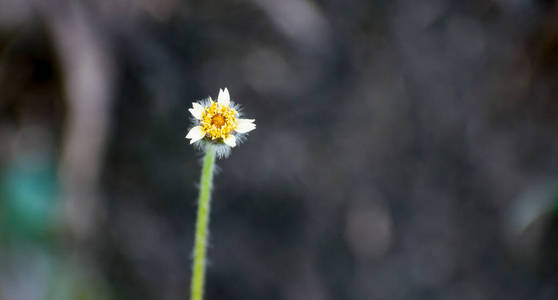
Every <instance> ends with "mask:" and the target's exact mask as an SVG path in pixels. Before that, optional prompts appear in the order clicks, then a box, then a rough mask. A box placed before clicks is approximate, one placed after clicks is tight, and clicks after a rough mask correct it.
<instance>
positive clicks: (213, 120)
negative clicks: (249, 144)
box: [186, 88, 256, 156]
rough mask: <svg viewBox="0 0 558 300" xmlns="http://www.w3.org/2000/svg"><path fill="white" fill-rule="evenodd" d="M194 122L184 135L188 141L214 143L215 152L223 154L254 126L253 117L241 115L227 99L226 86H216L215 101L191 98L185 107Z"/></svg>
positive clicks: (203, 143)
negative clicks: (217, 90) (189, 103)
mask: <svg viewBox="0 0 558 300" xmlns="http://www.w3.org/2000/svg"><path fill="white" fill-rule="evenodd" d="M188 111H190V113H191V114H192V116H193V117H194V119H193V120H194V123H195V126H194V127H193V128H192V129H190V131H189V132H188V134H187V135H186V138H187V139H190V144H194V143H196V144H197V145H200V146H212V147H216V149H217V153H218V154H219V156H227V155H228V153H229V151H230V148H233V147H236V144H237V143H239V142H241V141H242V140H243V138H244V136H245V134H246V133H248V132H250V131H252V130H254V129H256V124H255V123H254V121H255V120H254V119H242V118H240V117H241V114H240V111H239V108H238V106H237V105H236V104H235V103H234V102H232V101H231V99H230V95H229V90H228V89H227V88H225V89H224V90H222V89H220V90H219V96H218V97H217V102H214V101H213V99H211V97H209V98H208V99H206V100H203V101H200V102H193V103H192V108H190V109H188Z"/></svg>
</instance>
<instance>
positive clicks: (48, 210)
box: [0, 157, 59, 242]
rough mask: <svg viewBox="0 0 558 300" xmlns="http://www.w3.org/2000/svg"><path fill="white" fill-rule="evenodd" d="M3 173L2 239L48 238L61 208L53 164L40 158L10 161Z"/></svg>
mask: <svg viewBox="0 0 558 300" xmlns="http://www.w3.org/2000/svg"><path fill="white" fill-rule="evenodd" d="M0 174H1V176H0V224H1V228H0V233H1V236H2V239H3V240H5V239H10V240H12V239H16V240H25V241H33V242H37V241H44V240H45V239H49V236H50V235H51V233H52V231H53V227H54V221H55V215H56V213H57V211H58V207H59V203H58V202H59V200H58V182H57V176H56V170H55V167H54V163H53V162H52V161H49V160H47V159H41V158H37V157H27V158H20V159H18V160H14V161H11V162H9V163H8V165H6V166H5V168H3V169H2V170H1V173H0Z"/></svg>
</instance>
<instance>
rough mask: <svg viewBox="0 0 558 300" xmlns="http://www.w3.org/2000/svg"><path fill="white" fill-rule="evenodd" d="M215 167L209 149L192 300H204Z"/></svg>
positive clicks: (202, 189) (203, 186)
mask: <svg viewBox="0 0 558 300" xmlns="http://www.w3.org/2000/svg"><path fill="white" fill-rule="evenodd" d="M214 166H215V149H213V148H212V147H207V148H206V150H205V157H204V159H203V168H202V173H201V183H200V198H199V203H198V216H197V223H196V240H195V243H194V262H193V264H192V282H191V298H190V299H191V300H202V299H203V285H204V281H205V261H206V259H205V256H206V249H207V235H208V234H207V232H208V225H209V204H210V200H211V182H212V181H213V169H214Z"/></svg>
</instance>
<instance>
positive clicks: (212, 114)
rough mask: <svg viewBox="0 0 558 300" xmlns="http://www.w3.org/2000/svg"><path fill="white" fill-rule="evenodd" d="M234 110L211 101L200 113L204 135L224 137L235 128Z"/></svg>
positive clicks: (211, 137) (217, 137)
mask: <svg viewBox="0 0 558 300" xmlns="http://www.w3.org/2000/svg"><path fill="white" fill-rule="evenodd" d="M236 115H237V112H236V110H234V109H232V108H230V107H228V106H224V105H220V104H218V103H217V102H213V101H211V104H210V105H209V106H208V107H206V108H205V109H204V111H203V114H202V119H201V126H202V130H203V132H204V133H205V136H206V137H208V138H210V139H212V140H215V139H219V138H221V139H225V138H227V137H228V136H229V134H230V133H231V131H233V130H234V129H235V128H236Z"/></svg>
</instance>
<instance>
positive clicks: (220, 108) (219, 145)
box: [186, 88, 256, 300]
mask: <svg viewBox="0 0 558 300" xmlns="http://www.w3.org/2000/svg"><path fill="white" fill-rule="evenodd" d="M189 111H190V113H191V114H192V116H193V122H194V123H195V126H194V127H193V128H191V129H190V131H189V132H188V134H187V135H186V138H187V139H190V144H194V145H195V146H198V147H199V148H201V149H203V150H204V151H205V156H204V159H203V166H202V173H201V179H200V195H199V199H198V212H197V218H196V236H195V241H194V253H193V255H194V257H193V262H192V281H191V297H190V299H191V300H202V299H203V291H204V282H205V266H206V252H207V237H208V234H209V212H210V207H211V206H210V203H211V202H210V200H211V186H212V182H213V170H214V169H215V157H216V156H218V157H220V158H221V157H226V156H228V155H229V154H230V149H231V148H234V147H236V145H237V144H238V143H240V142H241V141H243V140H244V137H245V135H246V133H248V132H250V131H252V130H254V129H256V124H255V123H254V121H255V120H254V119H242V118H240V117H241V114H240V112H239V111H240V110H239V107H238V106H237V105H236V104H235V103H234V102H232V101H231V97H230V95H229V90H228V89H227V88H225V89H224V90H221V89H220V90H219V96H218V97H217V102H214V101H213V100H212V99H211V97H209V98H208V99H206V100H203V101H200V102H194V103H192V108H190V109H189Z"/></svg>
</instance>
